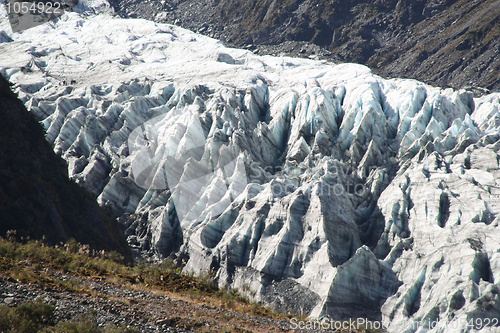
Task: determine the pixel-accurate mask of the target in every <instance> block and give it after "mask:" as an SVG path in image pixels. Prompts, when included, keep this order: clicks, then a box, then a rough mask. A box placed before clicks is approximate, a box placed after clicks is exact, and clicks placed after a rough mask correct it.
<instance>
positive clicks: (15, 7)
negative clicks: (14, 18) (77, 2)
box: [5, 1, 64, 15]
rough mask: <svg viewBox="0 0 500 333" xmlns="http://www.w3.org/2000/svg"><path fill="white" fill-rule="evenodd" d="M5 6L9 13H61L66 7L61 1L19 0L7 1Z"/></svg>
mask: <svg viewBox="0 0 500 333" xmlns="http://www.w3.org/2000/svg"><path fill="white" fill-rule="evenodd" d="M5 7H6V9H7V13H9V14H11V13H12V14H18V15H23V14H28V13H29V14H32V15H36V14H41V13H45V14H59V13H61V12H62V11H63V10H64V8H63V6H62V4H61V3H60V2H50V1H48V2H41V1H37V2H35V1H34V2H28V1H23V2H18V1H6V3H5Z"/></svg>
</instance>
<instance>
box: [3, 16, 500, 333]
mask: <svg viewBox="0 0 500 333" xmlns="http://www.w3.org/2000/svg"><path fill="white" fill-rule="evenodd" d="M11 38H12V39H13V41H10V42H8V41H7V42H4V43H1V44H0V63H1V64H2V66H3V67H2V68H1V69H0V71H1V73H2V74H3V75H5V76H7V77H9V78H10V79H11V80H12V81H13V82H14V83H15V84H16V91H17V92H18V94H19V96H20V97H21V99H22V100H23V102H24V103H25V104H26V105H27V106H28V107H29V109H30V110H31V111H32V112H33V113H34V114H35V115H36V116H37V118H38V119H39V120H40V121H41V122H42V124H43V125H44V126H45V128H46V130H47V136H46V138H47V140H48V141H49V142H50V143H51V144H52V145H53V147H54V149H55V151H56V153H57V154H59V155H61V156H63V157H64V158H65V159H66V160H67V161H68V164H69V173H70V176H71V177H72V178H73V179H75V180H76V181H78V182H80V183H82V184H85V185H86V186H87V187H88V188H89V189H90V190H91V191H92V192H93V193H94V194H95V195H96V196H98V201H99V202H100V203H101V204H103V205H107V206H109V207H111V208H112V209H113V211H114V212H115V214H117V215H119V216H120V217H121V222H122V224H123V225H124V226H126V227H127V236H128V241H129V243H130V244H131V245H133V246H134V247H135V248H136V249H137V250H138V251H142V253H144V254H147V255H154V256H157V257H160V258H162V257H168V256H170V257H178V258H179V259H181V260H184V261H185V262H186V267H185V269H186V270H188V271H190V270H191V271H195V272H202V271H209V270H211V271H213V272H214V274H215V275H216V278H217V280H218V282H219V284H220V285H225V284H230V285H231V286H233V287H239V288H240V289H241V290H246V291H247V292H249V294H250V295H252V293H251V291H254V292H255V294H253V297H255V298H256V299H259V300H262V301H265V302H268V303H270V304H273V305H274V306H276V307H281V308H283V309H285V310H288V311H296V312H300V311H302V312H304V313H310V314H311V315H313V316H322V315H330V316H332V317H334V318H336V319H345V318H348V317H358V316H359V317H367V318H370V319H375V320H381V321H383V322H384V324H385V325H386V326H387V327H388V329H389V331H390V332H416V331H418V330H419V329H422V330H425V329H426V327H428V326H429V325H431V324H432V323H433V322H437V325H436V327H434V328H432V329H429V330H428V332H446V327H451V326H450V325H453V327H457V330H462V331H464V332H467V331H473V329H474V328H472V327H468V326H467V322H466V320H467V319H471V318H474V319H476V318H479V319H483V321H482V323H483V326H484V324H487V323H488V324H489V325H490V326H491V325H493V326H495V325H496V326H498V323H497V322H495V321H492V319H493V318H498V317H499V314H500V289H499V285H498V281H499V279H500V276H499V274H500V257H499V249H500V241H499V240H500V235H499V232H500V229H499V228H498V222H499V217H498V213H499V211H500V207H499V203H500V200H499V198H500V192H499V186H500V183H499V182H498V179H500V178H499V176H500V175H499V160H500V158H499V156H498V154H497V152H498V150H499V145H500V141H499V139H500V113H499V107H500V95H499V94H498V93H496V94H490V95H485V96H483V97H481V98H473V96H472V94H471V93H469V92H466V91H463V90H460V91H454V90H451V89H445V90H443V89H439V88H434V87H431V86H428V85H426V84H423V83H421V82H418V81H414V80H403V79H394V80H386V79H383V78H381V77H379V76H377V75H374V74H373V73H372V72H371V71H370V70H369V69H368V68H367V67H364V66H361V65H355V64H342V65H333V64H331V63H326V62H322V61H313V60H306V59H297V58H289V57H270V56H257V55H255V54H253V53H252V52H249V51H245V50H238V49H230V48H226V47H224V46H223V44H222V43H220V42H218V41H217V40H213V39H210V38H208V37H205V36H201V35H197V34H194V33H191V32H189V31H186V30H184V29H182V28H178V27H174V26H169V25H162V24H155V23H153V22H150V21H145V20H131V19H128V20H127V19H117V18H113V17H111V16H108V15H98V16H91V17H83V16H81V15H78V14H76V13H71V14H69V15H66V16H64V17H62V18H61V19H60V20H59V21H58V22H56V23H53V24H50V25H45V26H40V27H37V28H33V29H30V30H28V31H25V32H23V33H22V34H14V35H11ZM298 300H300V301H298ZM486 319H490V320H489V321H487V320H486ZM481 328H482V332H494V331H495V330H497V329H498V328H497V327H481Z"/></svg>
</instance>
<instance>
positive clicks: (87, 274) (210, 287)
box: [0, 236, 289, 331]
mask: <svg viewBox="0 0 500 333" xmlns="http://www.w3.org/2000/svg"><path fill="white" fill-rule="evenodd" d="M121 259H122V258H121V256H120V255H118V254H117V253H116V252H105V251H92V250H90V249H89V246H87V245H82V244H80V243H78V242H76V241H75V240H70V241H68V242H67V243H66V244H64V245H62V246H55V247H51V246H47V245H46V244H45V243H44V242H43V241H39V240H31V241H28V242H26V243H24V244H23V243H19V242H17V241H15V239H14V238H13V237H12V236H11V237H9V238H7V239H5V238H1V237H0V272H3V274H4V275H6V277H7V278H9V279H13V280H16V281H19V282H25V283H36V284H42V285H44V286H46V287H49V288H54V289H61V290H67V291H71V292H83V293H88V294H92V291H91V290H87V287H86V283H85V279H86V278H100V279H105V280H106V281H109V282H112V283H116V284H120V285H122V286H126V287H128V288H135V289H144V290H150V291H156V292H166V293H167V294H170V295H172V296H174V297H176V298H180V299H185V300H189V301H192V302H196V303H200V304H201V303H202V304H207V305H210V306H217V307H220V308H225V309H228V310H232V311H237V312H240V313H246V314H251V315H258V316H265V317H269V318H275V319H285V318H287V317H289V315H288V316H287V315H285V314H283V313H278V312H275V311H272V310H270V309H269V308H267V307H263V306H261V305H259V304H258V303H256V302H251V301H250V300H249V299H248V298H247V297H245V296H243V295H241V294H240V293H239V292H238V290H235V289H225V288H218V287H217V286H215V284H214V281H213V274H203V275H201V276H194V275H193V274H185V273H182V271H181V270H182V268H181V267H180V266H179V265H178V264H177V263H176V262H174V261H172V260H166V261H165V262H163V263H162V264H160V265H153V264H147V263H141V264H138V265H135V266H133V267H131V266H126V265H124V264H121V263H120V260H121ZM63 275H64V276H63ZM68 276H70V277H72V278H68ZM0 331H1V330H0Z"/></svg>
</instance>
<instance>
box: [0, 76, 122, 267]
mask: <svg viewBox="0 0 500 333" xmlns="http://www.w3.org/2000/svg"><path fill="white" fill-rule="evenodd" d="M0 114H1V119H2V121H1V122H0V235H2V236H3V235H5V234H6V233H7V231H8V230H16V235H17V236H18V237H19V238H20V237H24V238H26V237H30V238H31V239H40V238H41V237H42V236H45V237H46V240H47V241H48V242H49V243H51V244H57V243H59V242H65V241H67V240H68V239H69V238H74V239H75V240H77V241H79V242H81V243H85V244H89V245H90V246H91V247H92V248H94V249H98V250H106V251H111V250H114V251H118V252H120V253H121V254H122V255H124V257H125V258H126V259H127V260H130V258H131V254H130V250H129V248H128V246H127V243H126V241H125V238H124V237H123V235H122V233H121V231H120V230H119V228H118V224H117V222H116V220H115V219H114V218H113V217H112V216H111V215H110V214H108V213H107V212H106V211H105V210H103V209H101V208H100V207H99V206H98V205H97V203H96V202H95V198H94V197H93V196H92V195H91V194H90V193H89V192H87V190H84V189H83V188H82V187H80V186H79V185H77V184H75V183H74V182H73V181H70V180H69V179H68V172H67V165H66V163H65V162H64V161H63V160H62V159H61V158H60V157H57V156H56V155H55V154H54V152H53V150H52V148H51V147H50V144H49V143H48V142H47V141H46V140H45V138H44V133H43V130H42V127H41V126H40V125H39V124H38V123H37V122H36V121H35V119H34V118H33V117H32V116H31V115H30V114H29V113H28V111H27V110H26V108H25V107H24V105H23V104H22V102H21V101H20V100H19V99H18V98H17V96H16V95H15V94H14V93H12V92H11V90H10V87H9V82H8V81H7V80H5V79H4V78H3V77H2V76H0Z"/></svg>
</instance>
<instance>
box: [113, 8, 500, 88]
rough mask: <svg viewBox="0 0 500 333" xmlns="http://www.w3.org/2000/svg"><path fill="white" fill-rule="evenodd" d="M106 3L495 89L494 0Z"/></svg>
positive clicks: (292, 49)
mask: <svg viewBox="0 0 500 333" xmlns="http://www.w3.org/2000/svg"><path fill="white" fill-rule="evenodd" d="M110 3H111V4H112V5H113V6H114V8H115V10H116V11H117V12H118V13H119V14H120V15H122V16H125V17H142V18H147V19H153V20H156V21H158V22H167V23H173V24H176V25H180V26H182V27H185V28H188V29H191V30H195V31H198V32H200V33H203V34H206V35H209V36H213V37H216V38H218V39H221V40H223V41H224V42H226V43H228V44H229V45H234V46H238V47H245V46H246V47H249V48H251V49H254V48H257V49H258V50H259V51H260V52H261V53H270V54H289V55H293V56H311V55H316V56H319V57H321V58H326V59H330V60H334V61H343V62H356V63H362V64H366V65H368V66H369V67H371V68H372V69H373V70H374V71H375V72H377V73H378V74H380V75H382V76H387V77H405V78H414V79H418V80H421V81H424V82H426V83H429V84H432V85H437V86H441V87H446V86H450V87H453V88H464V87H471V88H472V87H482V88H487V89H489V90H492V91H498V90H499V89H500V80H498V75H499V73H500V60H499V59H500V57H499V56H498V55H499V52H500V51H499V50H500V38H499V37H500V25H499V24H498V22H499V21H500V12H499V11H498V10H495V9H497V8H499V7H500V1H499V0H486V1H478V0H476V1H469V0H418V1H402V0H399V1H398V0H378V1H365V0H357V1H340V0H331V1H320V0H287V1H276V0H250V1H241V0H220V1H219V0H197V1H182V0H165V1H162V2H159V1H149V2H142V1H140V2H139V1H134V0H112V1H110ZM476 91H477V92H480V91H481V89H476Z"/></svg>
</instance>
